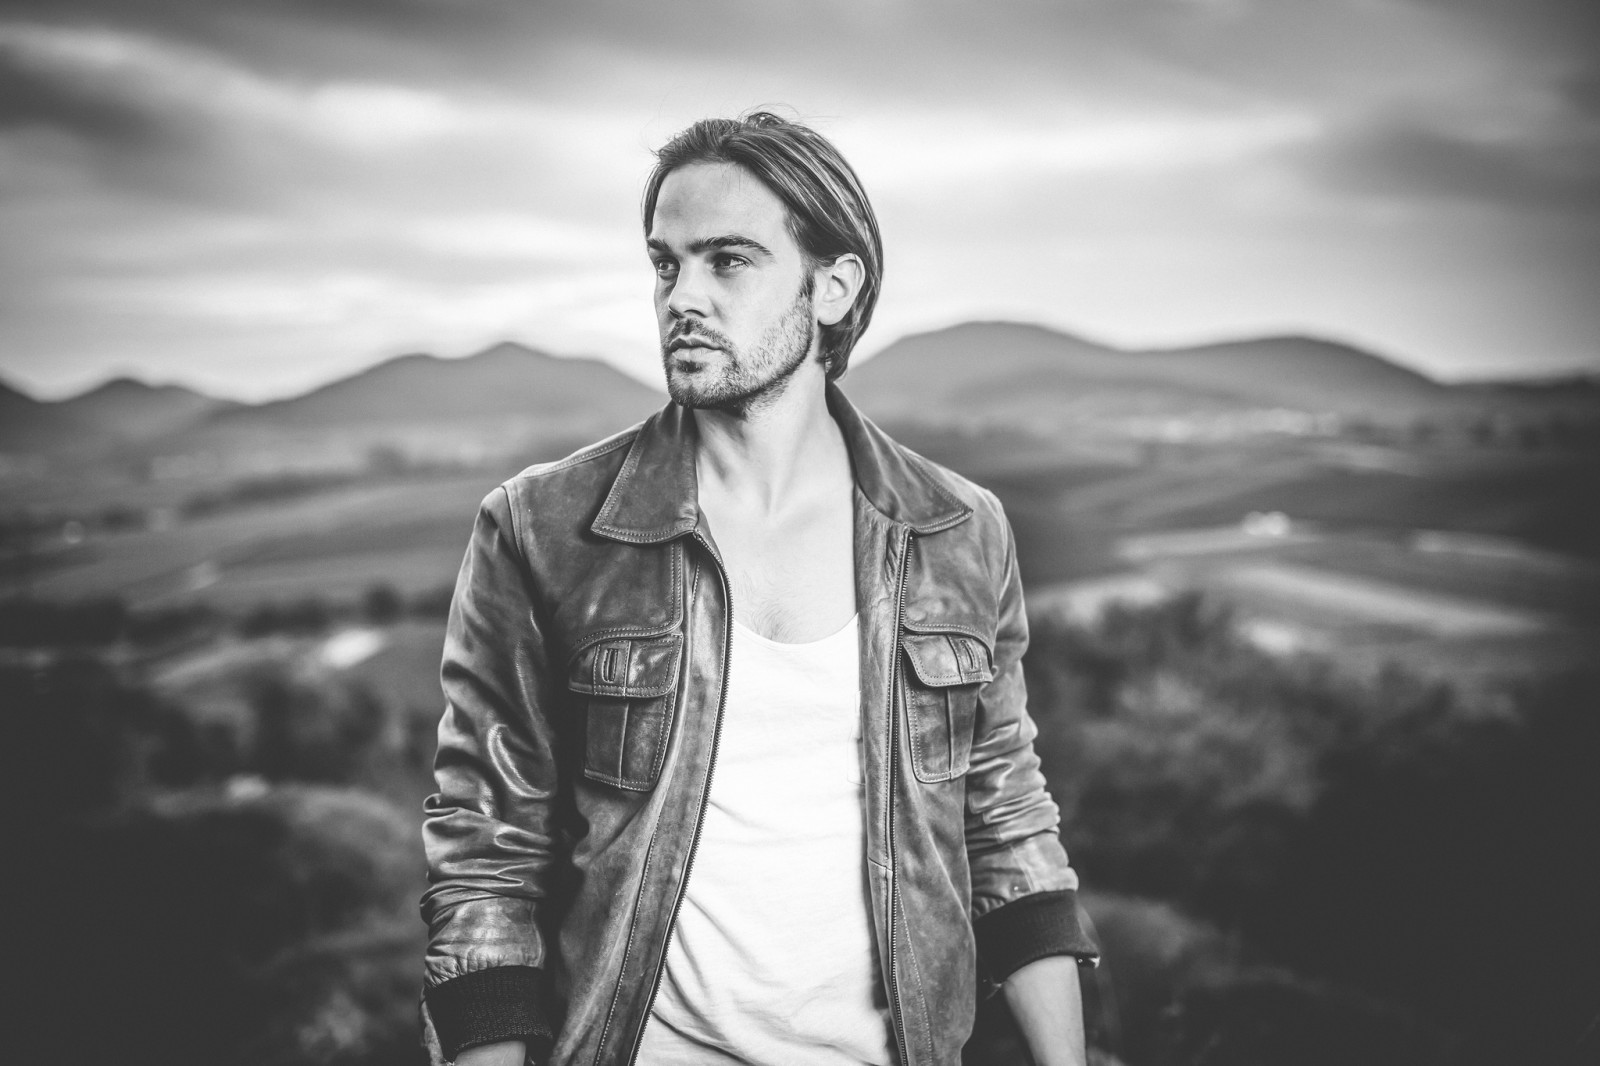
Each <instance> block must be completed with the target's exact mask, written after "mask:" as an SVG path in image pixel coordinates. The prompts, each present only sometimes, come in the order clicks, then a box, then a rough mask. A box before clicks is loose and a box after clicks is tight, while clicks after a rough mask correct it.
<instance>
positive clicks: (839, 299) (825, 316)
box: [811, 252, 867, 326]
mask: <svg viewBox="0 0 1600 1066" xmlns="http://www.w3.org/2000/svg"><path fill="white" fill-rule="evenodd" d="M813 277H814V279H815V282H816V285H815V287H814V288H813V290H812V291H813V292H814V293H815V295H814V296H812V298H811V306H812V308H813V309H814V310H815V311H816V314H817V321H818V322H820V323H822V324H823V325H824V326H833V325H837V324H838V322H839V320H840V319H842V318H844V316H845V315H847V314H849V313H850V308H851V307H853V306H855V302H856V297H857V296H858V295H860V293H861V285H862V283H863V282H865V281H866V279H867V268H866V267H865V266H864V265H863V264H862V262H861V257H860V256H858V255H856V254H855V253H853V252H846V253H845V254H843V255H841V256H839V257H838V258H837V259H835V260H834V261H833V262H831V263H823V264H822V265H821V266H819V267H817V269H816V272H815V274H814V275H813Z"/></svg>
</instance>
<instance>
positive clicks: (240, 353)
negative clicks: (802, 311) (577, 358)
mask: <svg viewBox="0 0 1600 1066" xmlns="http://www.w3.org/2000/svg"><path fill="white" fill-rule="evenodd" d="M1597 53H1600V3H1595V2H1594V0H1260V2H1257V0H982V2H976V0H974V2H969V3H945V2H938V0H902V2H892V0H850V2H828V0H815V2H811V3H801V2H797V0H786V2H776V0H742V2H727V3H724V2H720V0H673V2H670V3H609V2H595V0H588V2H575V3H560V4H551V3H539V2H535V0H36V2H31V3H30V2H17V0H0V234H3V236H0V377H3V378H4V379H5V380H7V381H9V382H11V383H13V384H18V385H21V386H23V387H25V388H27V389H29V390H31V391H33V392H35V393H36V394H38V395H44V396H60V395H64V394H66V393H68V392H70V391H73V390H75V389H78V388H82V387H84V386H87V385H90V384H93V383H95V382H97V381H99V380H101V379H103V378H105V377H107V376H110V375H112V374H119V373H135V374H138V375H140V376H143V377H145V378H147V379H150V380H155V381H169V380H175V381H182V382H185V383H189V384H193V385H196V386H199V387H201V388H204V389H207V390H209V391H212V392H215V393H218V394H223V395H230V396H238V397H245V398H262V397H267V396H273V395H281V394H284V393H287V392H292V391H297V390H299V389H301V388H304V387H307V386H310V385H313V384H316V383H319V382H321V381H325V380H328V379H330V378H332V377H335V376H339V375H341V374H344V373H348V372H350V371H352V370H355V369H358V368H359V367H361V366H364V365H367V364H370V363H372V362H374V361H377V360H379V359H381V358H385V357H387V356H391V355H395V354H399V353H402V352H406V351H416V350H424V351H432V352H436V353H439V354H444V355H462V354H466V353H468V352H470V351H472V350H474V349H476V348H479V347H482V346H484V345H486V344H489V343H492V342H494V341H497V340H500V339H503V338H511V339H516V340H520V341H523V342H525V343H528V344H532V345H535V346H538V347H542V348H545V349H547V350H550V351H553V352H558V353H575V354H598V355H603V356H604V357H606V358H608V359H611V360H612V361H614V362H616V363H617V364H618V365H619V366H622V367H624V368H626V369H629V370H630V371H632V372H634V373H636V374H638V375H640V376H642V377H645V378H647V379H651V380H654V379H655V377H656V376H657V373H658V356H657V354H656V346H655V335H654V324H653V319H652V316H651V311H650V301H649V293H650V287H651V280H652V279H651V273H650V270H649V266H648V263H647V261H646V259H645V257H644V254H643V249H642V237H641V234H640V230H639V223H638V217H637V211H638V197H639V190H640V186H641V184H642V180H643V177H644V174H645V172H646V171H647V170H648V167H649V164H650V162H651V157H650V149H651V148H652V147H654V146H656V145H658V144H660V143H661V142H662V141H663V140H665V139H666V138H667V137H668V136H670V135H671V134H672V133H673V132H674V131H675V130H677V129H679V128H680V127H682V126H683V125H685V124H687V123H688V122H690V121H692V120H694V119H696V118H699V117H702V116H705V115H710V114H734V113H737V112H739V111H742V110H745V109H748V108H751V107H753V106H756V105H763V104H774V105H785V107H787V108H788V109H789V110H790V113H792V114H795V115H797V116H798V117H800V118H802V119H804V120H806V121H809V122H811V123H813V124H814V125H816V126H817V127H818V128H819V129H821V130H822V131H823V132H824V133H825V134H826V135H828V136H829V137H831V138H832V139H833V140H834V141H835V142H836V143H837V144H838V145H839V146H840V147H841V149H842V150H843V151H844V153H845V154H846V156H847V157H848V158H849V159H850V160H851V161H852V162H853V163H854V165H855V166H856V168H857V169H858V171H859V172H860V173H861V175H862V179H863V181H864V182H865V184H866V186H867V189H868V192H869V193H870V194H871V195H872V197H873V199H874V202H875V204H876V206H877V209H878V212H879V216H880V220H881V222H882V226H883V231H884V239H885V243H886V248H887V266H886V276H885V287H884V292H883V297H882V301H881V302H880V304H879V310H878V314H877V317H876V319H875V322H874V325H873V328H872V330H871V331H870V332H869V333H868V335H867V338H866V341H865V342H864V347H863V351H871V350H874V349H877V348H881V347H883V346H884V345H885V344H887V343H888V342H889V341H891V340H893V339H895V338H896V337H897V336H901V335H903V334H905V333H908V332H913V331H916V330H921V329H927V328H932V327H937V326H940V325H945V324H949V323H952V322H956V321H960V320H963V319H968V318H973V317H980V316H981V317H1006V318H1016V319H1022V320H1028V321H1036V322H1043V323H1046V324H1049V325H1052V326H1057V327H1060V328H1064V329H1068V330H1071V331H1074V332H1078V333H1080V334H1083V335H1085V336H1088V337H1091V338H1094V339H1099V340H1106V341H1110V342H1114V343H1118V344H1126V345H1151V344H1184V343H1189V342H1193V341H1202V340H1212V339H1217V338H1220V337H1228V336H1241V335H1251V334H1259V333H1263V332H1269V331H1270V332H1281V331H1295V332H1312V333H1316V334H1320V335H1324V336H1330V337H1333V338H1337V339H1343V340H1349V341H1353V342H1357V343H1360V344H1364V345H1367V346H1370V347H1372V348H1373V349H1375V350H1377V351H1379V352H1380V353H1382V354H1385V355H1388V356H1390V357H1391V358H1394V359H1396V360H1397V361H1400V362H1404V363H1406V364H1408V365H1411V366H1415V367H1417V368H1419V369H1422V370H1424V371H1426V372H1429V373H1432V374H1434V375H1436V376H1439V377H1444V378H1449V379H1457V378H1465V377H1482V376H1486V375H1500V374H1544V373H1551V372H1559V371H1571V370H1579V369H1581V370H1587V371H1600V299H1597V296H1600V54H1597Z"/></svg>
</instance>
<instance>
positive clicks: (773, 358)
mask: <svg viewBox="0 0 1600 1066" xmlns="http://www.w3.org/2000/svg"><path fill="white" fill-rule="evenodd" d="M810 280H811V279H810V278H809V277H807V278H806V281H807V282H810ZM811 290H812V286H811V285H810V284H803V285H802V286H801V287H800V291H799V293H798V294H797V295H796V296H795V299H794V302H793V303H791V304H790V305H789V308H788V310H786V311H785V312H784V313H783V317H782V318H780V319H778V321H776V322H774V323H772V324H771V325H770V326H768V327H767V328H766V329H765V330H764V331H763V332H762V334H761V337H760V339H759V340H757V341H756V343H755V344H754V345H753V346H751V347H750V348H749V349H745V348H741V347H738V346H737V345H735V344H734V343H733V342H732V341H731V340H729V339H728V338H727V337H726V336H724V335H723V334H721V333H718V332H717V331H716V330H712V329H707V328H706V327H704V326H701V325H700V324H699V322H698V320H696V319H689V318H685V319H680V320H679V321H678V322H677V324H676V325H675V326H674V328H673V330H672V334H671V336H670V337H669V338H668V340H667V342H666V343H663V344H662V346H661V361H662V364H663V366H664V367H665V369H666V373H667V393H668V395H670V396H671V397H672V400H673V402H674V403H677V404H681V405H682V406H684V407H692V408H704V409H707V410H712V411H723V412H726V413H727V414H731V415H735V416H738V417H744V416H746V415H748V414H749V413H750V412H751V411H755V410H760V409H761V408H763V407H766V406H770V405H771V404H772V403H773V402H774V401H775V400H776V399H777V398H778V397H779V396H781V395H783V392H784V390H785V389H787V388H788V387H789V383H790V381H791V380H793V378H794V373H795V371H796V370H799V369H800V367H801V365H802V364H803V363H804V362H805V361H806V358H807V356H809V355H810V354H811V343H812V341H813V340H814V339H815V336H816V329H817V323H816V319H815V318H814V317H813V314H812V309H811ZM684 337H698V338H701V339H704V340H706V341H708V342H710V343H712V344H715V345H716V346H717V347H718V348H720V349H721V350H722V351H721V355H720V356H713V358H719V359H720V363H721V365H720V366H717V367H716V368H713V367H712V365H711V364H710V363H709V362H706V363H702V364H700V366H699V368H698V369H695V370H686V369H683V368H682V367H680V366H678V365H677V359H676V358H675V356H674V353H673V352H672V350H671V349H670V347H669V345H670V343H671V342H672V341H675V340H681V339H682V338H684Z"/></svg>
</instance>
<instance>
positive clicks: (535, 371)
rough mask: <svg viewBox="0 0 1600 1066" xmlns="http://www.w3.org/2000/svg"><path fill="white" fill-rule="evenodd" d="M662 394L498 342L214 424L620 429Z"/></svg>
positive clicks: (596, 365) (376, 369) (402, 360)
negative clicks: (522, 421) (501, 421)
mask: <svg viewBox="0 0 1600 1066" xmlns="http://www.w3.org/2000/svg"><path fill="white" fill-rule="evenodd" d="M665 399H666V397H665V396H663V395H662V394H660V393H657V392H655V391H653V390H651V389H650V388H649V387H648V386H646V385H644V384H643V383H641V382H639V381H637V380H635V379H633V378H631V377H629V376H627V375H626V374H623V373H622V372H620V371H618V370H615V369H613V368H612V367H610V366H608V365H607V364H605V363H602V362H599V361H598V360H594V359H563V358H559V357H557V356H553V355H549V354H546V353H544V352H540V351H536V350H534V349H532V348H526V347H524V346H522V345H520V344H511V343H502V344H497V345H495V346H494V347H492V348H487V349H485V350H484V351H481V352H478V353H477V354H476V355H470V356H467V357H465V358H461V359H441V358H439V357H438V356H433V355H402V356H399V357H398V358H395V359H390V360H388V361H386V362H383V363H379V364H378V365H376V366H373V367H369V368H368V369H366V370H363V371H361V372H360V373H357V374H353V375H351V376H350V377H347V378H341V379H340V380H338V381H335V382H332V383H330V384H327V385H324V386H322V387H321V388H317V389H313V390H312V391H310V392H307V393H304V394H302V395H300V396H295V397H291V398H289V399H285V400H277V401H273V402H270V403H264V404H258V405H256V406H253V407H244V408H239V409H236V410H233V411H229V412H226V413H224V414H222V415H219V416H218V417H216V418H213V419H211V420H210V421H211V424H212V425H213V426H223V425H229V424H232V425H262V424H271V425H276V426H282V427H284V428H294V429H297V430H306V429H313V428H328V429H333V428H342V427H348V426H351V425H362V424H374V423H385V422H400V423H405V422H410V423H416V422H435V423H436V422H444V421H453V420H457V419H463V420H483V419H495V418H503V417H513V418H529V419H565V420H571V419H572V418H573V417H574V416H575V415H577V416H580V417H581V418H582V419H583V420H585V421H594V422H597V423H606V424H612V423H614V424H615V428H617V429H621V428H623V427H625V426H628V425H630V424H632V423H633V422H636V421H638V420H639V419H640V418H643V417H644V416H645V415H647V414H649V413H650V412H651V411H653V410H655V409H656V408H657V407H660V406H661V404H662V403H663V402H664V401H665Z"/></svg>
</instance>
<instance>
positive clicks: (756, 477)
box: [692, 368, 850, 513]
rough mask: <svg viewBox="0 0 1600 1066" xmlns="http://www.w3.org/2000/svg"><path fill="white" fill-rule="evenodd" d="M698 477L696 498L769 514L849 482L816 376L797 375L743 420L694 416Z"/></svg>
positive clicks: (703, 412) (707, 413)
mask: <svg viewBox="0 0 1600 1066" xmlns="http://www.w3.org/2000/svg"><path fill="white" fill-rule="evenodd" d="M692 415H693V417H694V420H695V426H696V428H697V429H698V430H699V443H698V446H697V452H696V455H695V469H696V472H697V474H698V476H699V480H700V485H701V492H702V494H704V493H705V492H707V491H711V492H716V493H718V494H719V495H722V496H725V497H728V498H731V499H736V500H738V502H739V504H740V505H741V506H742V507H749V508H758V509H761V510H762V511H765V512H767V513H773V512H776V511H778V510H781V509H782V508H784V507H787V506H790V505H793V504H796V503H799V502H800V501H804V500H807V499H809V498H810V497H811V496H812V495H813V491H814V490H817V489H823V488H825V487H826V486H827V485H828V484H830V483H831V482H833V481H834V480H836V479H837V477H838V475H839V473H840V472H841V471H842V472H843V473H844V475H845V476H846V477H849V476H850V454H849V450H848V449H847V448H846V446H845V443H844V434H843V433H841V432H840V430H839V426H838V424H837V423H836V422H834V420H833V416H832V415H830V414H829V413H828V402H827V393H826V390H825V381H824V379H823V375H822V374H821V372H820V368H818V372H817V374H816V375H815V378H814V379H813V376H812V375H810V374H804V375H796V378H795V379H794V380H792V381H791V382H790V387H789V388H787V389H785V390H783V393H782V395H781V396H779V397H777V398H776V402H774V403H771V404H767V405H760V406H758V407H755V408H752V409H750V410H748V411H746V412H744V413H742V414H730V413H728V412H725V411H713V410H708V409H703V408H702V409H696V410H694V411H693V412H692Z"/></svg>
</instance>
